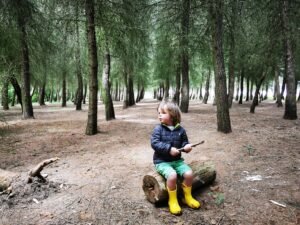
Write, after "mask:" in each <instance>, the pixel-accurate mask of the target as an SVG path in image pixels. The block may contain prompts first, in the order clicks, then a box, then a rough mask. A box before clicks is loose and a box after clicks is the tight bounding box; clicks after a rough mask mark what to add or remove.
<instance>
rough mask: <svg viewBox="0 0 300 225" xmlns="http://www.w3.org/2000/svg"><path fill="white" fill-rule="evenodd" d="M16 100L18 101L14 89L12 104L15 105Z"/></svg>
mask: <svg viewBox="0 0 300 225" xmlns="http://www.w3.org/2000/svg"><path fill="white" fill-rule="evenodd" d="M15 102H16V91H15V90H14V91H13V97H12V100H11V106H15Z"/></svg>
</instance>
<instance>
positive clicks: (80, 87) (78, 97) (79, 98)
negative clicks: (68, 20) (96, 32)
mask: <svg viewBox="0 0 300 225" xmlns="http://www.w3.org/2000/svg"><path fill="white" fill-rule="evenodd" d="M76 18H78V3H77V5H76ZM75 60H76V76H77V85H78V87H77V91H76V96H75V98H76V101H75V103H76V110H81V109H82V99H83V81H82V72H81V59H80V35H79V26H78V21H76V54H75Z"/></svg>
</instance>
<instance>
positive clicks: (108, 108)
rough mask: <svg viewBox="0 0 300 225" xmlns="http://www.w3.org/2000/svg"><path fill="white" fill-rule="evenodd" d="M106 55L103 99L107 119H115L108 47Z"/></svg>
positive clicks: (103, 75)
mask: <svg viewBox="0 0 300 225" xmlns="http://www.w3.org/2000/svg"><path fill="white" fill-rule="evenodd" d="M106 48H107V49H106V53H105V55H104V68H103V73H102V86H103V88H102V96H103V97H102V98H103V102H104V105H105V119H106V120H107V121H108V120H113V119H115V111H114V105H113V101H112V98H111V94H110V81H109V76H110V53H109V50H108V47H106Z"/></svg>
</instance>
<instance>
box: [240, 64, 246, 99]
mask: <svg viewBox="0 0 300 225" xmlns="http://www.w3.org/2000/svg"><path fill="white" fill-rule="evenodd" d="M244 76H245V71H244V68H242V71H241V92H240V100H239V104H243V92H244Z"/></svg>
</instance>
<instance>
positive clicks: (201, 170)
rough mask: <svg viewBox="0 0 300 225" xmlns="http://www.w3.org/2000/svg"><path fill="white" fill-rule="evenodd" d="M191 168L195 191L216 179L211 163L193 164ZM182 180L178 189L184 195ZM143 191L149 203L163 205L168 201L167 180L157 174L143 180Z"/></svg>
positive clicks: (179, 181)
mask: <svg viewBox="0 0 300 225" xmlns="http://www.w3.org/2000/svg"><path fill="white" fill-rule="evenodd" d="M190 167H191V168H192V170H193V174H194V179H193V185H192V188H193V191H195V190H197V189H199V188H201V187H204V186H206V185H209V184H211V183H213V182H214V180H215V179H216V170H215V168H214V165H212V164H211V163H207V162H206V163H201V162H192V163H191V164H190ZM181 183H182V180H180V179H178V183H177V188H178V192H179V194H181V193H182V188H181ZM143 190H144V193H145V195H146V198H147V200H148V201H149V202H151V203H154V204H157V205H158V204H161V203H164V202H166V201H167V200H168V192H167V188H166V180H165V179H164V178H163V177H162V176H161V175H159V174H158V173H157V172H154V171H153V172H152V173H150V174H148V175H145V176H144V178H143Z"/></svg>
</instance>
